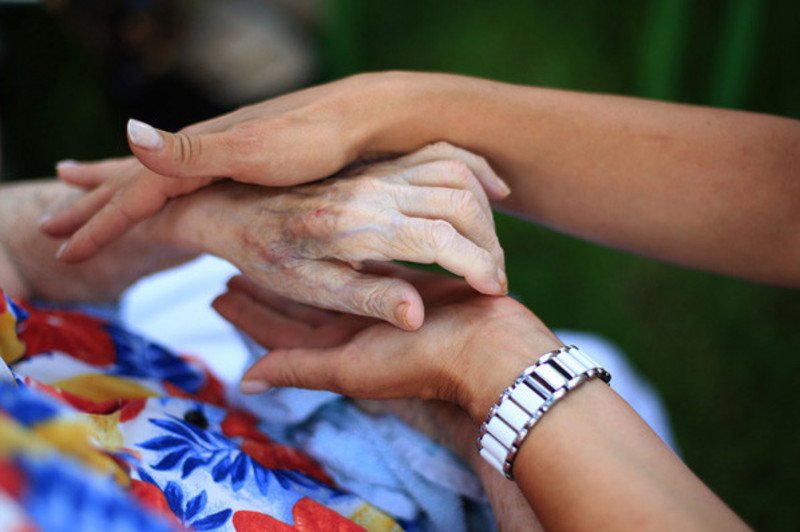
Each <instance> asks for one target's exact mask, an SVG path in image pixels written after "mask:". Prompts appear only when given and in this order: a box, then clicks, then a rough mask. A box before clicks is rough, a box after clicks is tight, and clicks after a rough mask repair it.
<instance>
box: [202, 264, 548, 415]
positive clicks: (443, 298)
mask: <svg viewBox="0 0 800 532" xmlns="http://www.w3.org/2000/svg"><path fill="white" fill-rule="evenodd" d="M382 268H383V271H382V273H383V274H391V275H393V276H394V277H403V278H404V279H406V280H407V281H408V282H410V283H411V284H413V285H414V286H415V287H416V288H417V289H418V290H419V292H420V293H421V294H422V295H423V298H424V299H425V304H426V310H427V318H426V320H425V324H424V325H423V326H422V327H421V328H420V329H419V330H417V331H414V332H407V331H402V330H399V329H397V328H395V327H391V326H389V325H387V324H386V323H382V322H380V321H377V320H370V319H366V318H362V317H356V316H351V315H345V314H338V313H332V312H327V311H321V310H319V309H313V308H310V307H307V306H305V305H302V304H299V303H297V302H294V301H290V300H287V299H285V298H282V297H280V296H278V295H277V294H275V293H274V292H272V291H269V290H265V289H263V288H261V287H259V286H258V285H257V284H255V283H253V282H252V281H250V280H248V279H245V278H242V277H237V278H234V279H233V280H232V281H231V282H230V283H229V290H228V292H227V293H225V294H223V295H222V296H220V297H219V298H217V300H216V301H215V302H214V308H215V309H216V310H217V312H219V313H220V314H221V315H222V316H223V317H225V318H226V319H227V320H229V321H230V322H231V323H233V324H234V325H236V326H237V327H239V328H240V329H242V330H243V331H244V332H246V333H247V334H249V335H250V336H251V337H252V338H253V339H254V340H256V341H257V342H259V343H260V344H262V345H264V346H265V347H267V348H269V349H270V350H271V351H270V352H269V353H268V354H267V355H265V356H264V357H263V358H262V359H261V360H259V361H258V362H256V363H255V364H254V365H253V366H252V367H251V368H250V369H249V370H248V371H247V373H246V374H245V376H244V377H243V381H242V390H243V391H244V392H250V393H254V392H261V391H265V390H266V389H268V388H269V387H271V386H296V387H302V388H311V389H324V390H331V391H335V392H339V393H343V394H345V395H348V396H350V397H355V398H370V399H387V398H396V397H419V398H423V399H441V400H444V401H448V402H451V403H455V404H456V405H458V406H460V407H461V408H463V409H464V410H466V411H467V412H468V413H469V414H470V416H471V417H472V419H473V420H475V421H480V420H482V419H483V417H484V416H485V415H486V412H488V410H489V407H490V406H491V405H492V404H493V403H494V401H496V400H497V397H498V396H499V394H500V392H502V391H503V390H504V389H505V388H506V387H507V386H508V385H509V383H511V382H513V381H514V379H515V378H516V376H517V375H519V373H520V372H521V371H522V369H524V368H525V367H527V366H528V365H530V364H532V363H533V362H534V361H535V360H536V359H537V358H538V357H539V356H540V355H542V354H543V353H546V352H548V351H550V350H552V349H554V348H557V347H559V346H560V345H561V343H560V342H559V340H558V339H557V338H556V337H555V336H554V335H553V334H552V333H551V332H550V331H549V330H548V329H547V327H545V326H544V325H543V324H542V323H541V321H539V319H538V318H537V317H536V316H535V315H534V314H533V313H531V312H530V311H529V310H528V309H526V308H525V307H524V306H523V305H522V304H520V303H519V302H517V301H516V300H514V299H512V298H510V297H497V296H486V295H482V294H477V293H475V291H474V290H471V289H470V287H469V286H468V285H467V284H466V283H464V282H463V281H461V280H460V279H455V278H451V277H445V276H442V275H437V274H431V273H426V272H418V271H409V270H404V269H400V267H392V268H391V271H387V270H386V268H387V267H386V266H383V267H382Z"/></svg>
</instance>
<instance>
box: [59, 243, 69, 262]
mask: <svg viewBox="0 0 800 532" xmlns="http://www.w3.org/2000/svg"><path fill="white" fill-rule="evenodd" d="M67 245H69V242H64V243H63V244H61V247H60V248H58V251H57V252H56V258H57V259H60V258H61V255H63V254H64V250H65V249H67Z"/></svg>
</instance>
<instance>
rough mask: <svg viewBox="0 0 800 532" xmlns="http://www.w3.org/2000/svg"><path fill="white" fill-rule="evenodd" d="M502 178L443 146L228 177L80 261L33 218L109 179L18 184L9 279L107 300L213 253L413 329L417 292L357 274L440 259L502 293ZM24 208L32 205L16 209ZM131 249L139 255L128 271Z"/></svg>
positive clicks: (7, 192) (11, 210) (266, 279)
mask: <svg viewBox="0 0 800 532" xmlns="http://www.w3.org/2000/svg"><path fill="white" fill-rule="evenodd" d="M108 164H110V165H112V166H114V165H117V164H120V163H119V162H118V161H114V162H111V163H108ZM473 169H474V170H473ZM494 178H495V176H494V174H493V172H492V170H491V168H489V166H488V165H487V164H486V162H485V161H483V160H482V159H480V158H478V157H476V156H474V155H472V154H470V153H467V152H465V151H463V150H459V149H456V148H454V147H452V146H449V145H436V146H432V147H430V148H424V149H421V150H418V151H417V152H414V153H412V154H410V155H407V156H405V157H401V158H399V159H396V160H391V161H388V160H387V161H383V162H379V163H372V164H369V165H362V166H360V167H358V168H354V169H351V170H350V171H348V172H347V173H346V174H343V175H341V176H339V177H336V178H330V179H328V180H325V181H321V182H318V183H312V184H309V185H306V186H303V187H291V188H264V187H257V186H251V185H243V184H239V183H234V182H232V181H227V182H220V183H216V184H215V185H213V186H209V187H206V188H204V189H203V190H202V191H200V192H198V193H197V194H193V195H191V196H186V197H183V198H180V199H179V200H175V201H173V202H171V203H170V205H169V206H168V207H167V208H165V209H163V210H161V211H160V212H159V214H158V215H157V216H156V217H153V218H149V219H148V223H147V224H145V225H144V226H143V227H142V228H138V230H137V231H135V232H134V233H132V238H127V239H122V240H120V245H118V246H117V248H118V249H116V250H114V252H113V253H109V254H99V255H98V256H97V258H99V259H101V260H94V259H93V260H91V261H89V262H87V263H84V264H80V265H78V266H69V265H66V264H64V263H59V262H58V261H54V260H53V257H52V256H51V254H52V253H53V251H54V249H55V248H56V247H57V243H56V241H53V240H49V239H46V238H44V237H43V235H41V234H40V233H39V232H38V231H37V230H36V227H35V220H37V219H38V217H41V216H42V215H43V214H44V213H45V212H48V211H49V210H50V209H53V208H56V207H58V206H59V205H63V204H64V203H65V202H68V201H71V200H74V199H75V198H76V197H83V198H85V197H88V196H91V194H92V193H93V191H94V190H97V188H98V187H101V186H102V184H103V180H102V178H97V179H93V180H88V181H84V182H82V184H83V185H84V186H86V187H88V188H89V189H90V191H89V192H88V193H86V194H83V195H81V194H79V193H78V191H77V190H72V191H69V190H68V189H67V188H66V187H53V186H51V187H41V188H39V187H36V186H34V185H31V186H27V187H20V188H13V187H12V188H8V189H4V194H3V197H2V201H3V202H4V203H5V207H7V208H6V210H4V214H3V216H4V217H5V218H7V222H8V223H7V228H8V231H9V237H10V238H9V241H8V245H7V246H6V247H7V249H6V253H7V254H9V253H10V254H11V257H10V258H11V259H12V263H13V262H15V261H16V262H18V263H19V264H22V265H24V266H25V267H24V268H23V269H21V270H20V272H21V275H24V276H26V277H27V278H28V279H17V280H14V281H12V280H11V279H10V278H9V279H8V281H7V283H8V286H9V287H11V286H12V284H11V283H12V282H13V283H14V285H13V286H18V285H20V284H25V283H26V282H27V283H28V284H32V285H35V286H36V287H37V291H36V293H35V295H36V296H37V297H45V298H48V299H50V300H58V299H63V298H65V297H67V298H72V299H77V300H93V299H95V298H96V297H102V298H108V296H110V295H111V294H117V293H119V291H120V289H121V287H124V286H127V285H128V284H130V283H131V282H132V281H133V280H135V279H136V278H138V277H140V276H141V275H143V274H144V273H148V272H151V271H153V270H155V269H158V268H159V267H164V266H169V265H172V264H173V263H174V262H175V261H177V260H184V259H186V258H188V257H190V256H193V255H194V254H196V253H200V252H207V253H212V254H215V255H218V256H221V257H223V258H226V259H228V260H229V261H230V262H232V263H233V264H235V265H236V266H237V267H239V269H240V270H241V271H242V272H244V273H246V274H247V275H249V276H250V277H251V278H252V279H255V280H256V281H258V282H259V283H261V284H262V285H263V286H266V287H269V288H272V289H274V290H277V291H279V292H280V293H281V294H283V295H286V296H288V297H292V298H294V299H297V300H298V301H302V302H305V303H309V304H313V305H317V306H321V307H324V308H329V309H334V310H338V311H343V312H350V313H354V314H359V315H366V316H375V317H378V318H380V319H384V320H386V321H388V322H390V323H392V324H394V325H396V326H398V327H401V328H404V329H409V330H410V329H416V328H417V327H419V326H420V325H421V324H422V321H423V319H424V307H423V304H422V300H421V298H420V296H419V294H418V293H417V291H416V289H415V288H414V287H413V286H412V285H411V284H409V283H407V282H405V281H404V280H402V279H396V278H393V277H387V276H382V275H374V274H370V273H368V272H364V271H361V267H362V264H363V263H364V262H365V261H388V260H407V261H412V262H419V263H438V264H440V265H441V266H442V267H444V268H446V269H448V270H450V271H452V272H453V273H455V274H457V275H462V276H464V277H466V278H467V279H468V282H469V283H471V285H472V286H473V287H474V288H475V289H477V290H478V291H480V292H482V293H487V294H504V293H505V292H506V290H507V286H506V283H507V281H506V278H505V272H504V258H503V250H502V249H501V247H500V244H499V242H498V241H497V236H496V235H495V231H494V221H493V219H492V211H491V208H490V206H489V201H488V199H487V198H486V195H485V193H484V191H483V187H482V183H481V180H484V181H485V180H491V179H494ZM18 205H24V206H25V208H24V209H22V210H23V211H24V212H21V213H19V214H17V211H18V210H20V207H18ZM181 250H182V251H181ZM123 252H124V253H127V256H128V257H136V260H132V261H131V265H130V268H128V269H127V270H124V271H122V270H123V269H124V268H123V267H124V266H125V264H120V262H121V260H122V259H121V257H123V256H124V255H123ZM167 259H171V261H172V262H170V260H167ZM162 262H163V265H162ZM70 272H72V273H73V274H74V276H80V275H85V283H86V286H84V285H80V284H75V283H74V282H72V283H70V284H71V288H70V290H71V292H69V293H58V291H59V290H60V291H64V290H65V288H64V287H65V286H67V285H66V284H65V283H64V281H63V279H62V276H67V275H69V273H70ZM54 273H55V274H54ZM105 284H108V286H107V287H106V288H102V287H103V286H105ZM94 285H97V286H98V287H99V288H97V289H95V288H93V286H94ZM22 289H23V288H16V289H15V290H20V291H22ZM92 291H94V292H96V293H94V292H92Z"/></svg>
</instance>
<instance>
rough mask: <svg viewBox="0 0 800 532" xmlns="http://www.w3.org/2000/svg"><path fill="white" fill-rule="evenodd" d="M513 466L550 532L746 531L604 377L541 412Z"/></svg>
mask: <svg viewBox="0 0 800 532" xmlns="http://www.w3.org/2000/svg"><path fill="white" fill-rule="evenodd" d="M514 359H516V357H515V358H514ZM510 378H511V379H513V377H510ZM493 382H494V381H493V380H492V379H487V380H486V383H487V384H490V383H493ZM500 386H501V387H502V386H503V385H500ZM492 387H496V385H493V386H481V388H480V390H478V388H476V394H477V396H478V397H482V399H481V401H482V403H481V404H479V403H475V408H474V409H473V410H474V411H473V412H472V417H473V419H474V420H475V421H478V420H479V419H482V415H485V414H482V413H483V412H484V411H488V409H489V407H490V406H491V404H492V403H493V401H494V400H496V397H497V396H496V395H495V396H494V398H492V395H493V394H494V392H495V391H496V390H492V389H491V388H492ZM513 471H514V478H515V481H516V483H517V485H518V486H519V488H520V489H521V491H522V493H523V494H524V496H525V498H526V499H527V501H528V502H529V503H530V505H531V507H532V508H533V511H534V512H535V514H536V515H537V516H538V518H539V520H540V521H541V523H542V524H543V525H544V528H545V529H546V530H561V529H564V530H583V529H592V528H597V527H601V528H604V529H609V530H642V529H646V530H743V529H747V526H746V525H745V524H744V523H742V522H741V521H740V520H739V518H738V517H737V516H736V515H735V514H734V513H733V512H731V511H730V509H728V508H727V507H726V506H725V504H724V503H723V502H722V501H720V500H719V498H717V497H716V495H714V494H713V493H712V492H711V491H710V490H709V489H708V488H707V487H706V486H705V485H704V484H703V483H702V482H701V481H700V480H699V479H698V478H697V477H696V476H695V475H694V474H693V473H692V472H691V471H690V470H689V469H688V468H687V467H686V466H685V465H684V464H683V463H682V462H681V461H680V459H679V458H678V457H677V456H675V454H674V453H673V452H672V451H671V450H670V449H669V448H668V447H667V446H666V445H665V444H664V443H663V442H662V441H661V440H660V439H659V438H658V436H656V435H655V433H653V432H652V430H650V428H649V427H648V426H647V425H646V424H645V423H644V421H643V420H642V419H641V418H640V417H639V416H638V415H637V414H636V413H635V412H634V411H633V410H632V409H631V408H630V407H629V406H628V405H627V403H625V402H624V401H623V400H622V399H621V398H620V397H619V396H618V395H616V393H614V392H613V390H612V389H610V388H609V387H608V386H606V385H605V384H603V383H602V382H600V381H591V382H589V383H586V384H584V385H582V386H580V387H578V388H577V389H575V390H574V391H572V392H570V393H569V394H568V395H567V396H566V397H565V398H564V399H563V400H561V401H560V402H559V403H558V404H557V405H555V406H554V407H553V408H552V409H551V410H550V411H548V412H547V413H546V414H545V415H544V416H543V417H542V419H541V421H540V422H539V423H537V424H536V425H535V426H534V428H533V430H532V431H531V432H530V434H529V435H528V437H527V438H526V439H525V440H524V441H523V443H522V445H521V447H520V450H519V452H518V455H517V457H516V460H515V462H514V469H513ZM495 475H496V476H497V477H498V478H501V477H500V475H497V474H496V473H495Z"/></svg>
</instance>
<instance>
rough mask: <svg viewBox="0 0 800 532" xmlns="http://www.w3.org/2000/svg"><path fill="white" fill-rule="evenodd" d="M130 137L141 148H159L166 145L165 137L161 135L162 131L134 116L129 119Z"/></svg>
mask: <svg viewBox="0 0 800 532" xmlns="http://www.w3.org/2000/svg"><path fill="white" fill-rule="evenodd" d="M128 137H129V138H130V139H131V142H132V143H134V144H136V145H137V146H139V147H140V148H147V149H148V150H157V149H160V148H163V147H164V139H163V138H162V137H161V133H159V132H158V131H156V129H155V128H154V127H153V126H151V125H149V124H145V123H144V122H140V121H139V120H135V119H133V118H131V119H130V120H128Z"/></svg>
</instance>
